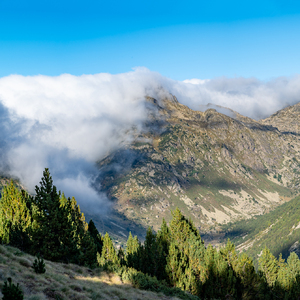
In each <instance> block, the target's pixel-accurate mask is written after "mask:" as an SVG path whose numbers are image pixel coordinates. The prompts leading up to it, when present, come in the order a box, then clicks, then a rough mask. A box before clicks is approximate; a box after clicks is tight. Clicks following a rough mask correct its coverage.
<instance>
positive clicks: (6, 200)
mask: <svg viewBox="0 0 300 300" xmlns="http://www.w3.org/2000/svg"><path fill="white" fill-rule="evenodd" d="M31 205H32V197H31V196H29V195H28V193H26V192H25V191H24V190H19V189H18V188H17V187H16V186H15V185H14V183H13V181H11V182H10V184H8V185H7V186H5V187H4V188H3V191H2V197H1V200H0V240H2V243H5V244H11V245H12V246H15V247H18V248H20V249H22V250H28V248H29V246H30V237H31V225H32V217H31Z"/></svg>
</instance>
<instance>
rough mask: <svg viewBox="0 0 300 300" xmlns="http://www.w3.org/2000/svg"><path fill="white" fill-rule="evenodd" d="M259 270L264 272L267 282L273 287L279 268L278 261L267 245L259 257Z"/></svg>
mask: <svg viewBox="0 0 300 300" xmlns="http://www.w3.org/2000/svg"><path fill="white" fill-rule="evenodd" d="M258 261H259V270H260V271H261V272H262V274H263V276H264V277H265V279H266V282H267V283H268V285H269V286H270V287H271V286H273V285H274V284H275V281H276V279H277V273H278V270H279V266H278V261H277V259H276V258H275V256H274V255H273V254H272V253H271V252H270V250H269V249H268V248H267V247H265V248H264V249H263V251H262V255H261V256H260V257H259V260H258Z"/></svg>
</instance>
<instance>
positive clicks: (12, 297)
mask: <svg viewBox="0 0 300 300" xmlns="http://www.w3.org/2000/svg"><path fill="white" fill-rule="evenodd" d="M7 281H8V284H7ZM7 281H5V282H4V286H3V288H2V294H3V298H2V299H3V300H23V299H24V295H23V292H22V290H21V289H20V287H19V284H18V283H17V285H15V284H13V283H12V280H11V278H7Z"/></svg>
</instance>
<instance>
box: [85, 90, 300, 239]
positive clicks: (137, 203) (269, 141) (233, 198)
mask: <svg viewBox="0 0 300 300" xmlns="http://www.w3.org/2000/svg"><path fill="white" fill-rule="evenodd" d="M148 102H149V120H148V122H147V124H145V128H144V131H143V133H142V134H139V135H138V134H136V136H135V140H134V141H133V142H130V143H128V144H127V145H126V146H124V148H123V149H121V150H119V151H117V152H114V153H111V154H110V155H108V156H107V157H106V158H105V159H103V160H102V161H99V162H98V167H99V170H100V175H99V177H98V180H97V182H96V184H95V186H100V187H101V190H102V191H105V192H106V193H107V195H108V197H109V198H110V199H111V201H112V203H113V212H112V213H111V214H110V215H109V216H107V217H103V216H96V215H92V214H91V215H90V217H92V218H93V220H95V223H96V224H97V225H98V228H99V229H100V230H101V231H109V232H110V234H111V235H112V236H113V237H114V238H115V239H116V240H122V239H124V238H125V236H127V235H128V232H129V231H130V230H131V231H133V232H134V234H138V235H139V236H141V235H142V233H143V232H144V230H145V228H147V227H148V226H151V227H153V228H154V229H155V230H157V229H158V226H159V225H158V224H161V220H162V218H165V219H166V220H167V221H169V220H170V216H171V214H170V211H171V210H174V208H175V207H179V208H180V209H181V211H183V212H184V214H185V215H186V216H188V217H190V218H191V219H192V220H193V222H194V223H195V224H196V226H197V227H198V228H199V229H200V231H201V232H202V233H207V232H210V233H213V232H217V231H219V230H220V225H221V224H226V223H228V222H233V221H238V220H241V219H249V218H251V217H252V216H256V215H263V214H266V213H268V212H270V211H272V210H273V209H274V208H275V207H277V206H279V205H281V204H283V203H285V202H286V201H289V200H290V199H292V198H293V197H294V196H295V195H296V194H297V193H298V189H299V184H300V163H299V162H300V153H299V150H300V139H299V136H298V135H297V134H295V133H293V132H286V130H284V131H280V128H278V127H280V126H275V125H278V124H279V121H278V120H279V119H280V116H281V115H282V114H281V113H278V114H277V119H276V122H275V121H274V118H273V119H272V118H271V119H269V120H268V121H266V120H263V121H261V122H259V121H255V120H252V119H250V118H247V117H243V116H241V115H239V114H238V113H234V112H231V114H230V115H231V117H230V116H227V115H224V114H221V113H219V112H217V111H216V110H215V109H208V110H206V111H205V112H200V111H193V110H191V109H189V108H188V107H186V106H184V105H182V104H180V103H179V102H178V101H177V99H176V97H174V96H171V95H170V96H168V97H167V98H164V99H158V100H157V99H153V98H148ZM298 119H299V116H298V115H297V114H294V115H293V116H291V118H290V119H289V122H290V124H291V126H292V124H293V122H298ZM273 121H274V122H273ZM281 129H282V128H281ZM283 129H284V128H283Z"/></svg>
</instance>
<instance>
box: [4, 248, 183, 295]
mask: <svg viewBox="0 0 300 300" xmlns="http://www.w3.org/2000/svg"><path fill="white" fill-rule="evenodd" d="M34 259H35V257H34V256H31V255H29V254H26V253H24V252H23V251H20V250H19V249H17V248H14V247H11V246H6V245H5V246H4V245H0V299H2V294H1V289H2V288H3V282H4V281H6V280H7V278H9V277H11V278H12V282H13V283H19V286H20V288H21V289H22V291H23V292H24V299H25V300H46V299H57V300H60V299H65V300H67V299H70V300H90V299H93V300H96V299H105V300H111V299H116V300H118V299H120V300H121V299H127V300H137V299H139V300H150V299H161V300H178V298H176V297H167V296H165V295H163V294H162V293H154V292H151V291H145V290H139V289H136V288H134V287H133V286H132V285H131V284H130V283H129V282H123V281H122V280H121V278H120V276H118V275H117V274H113V273H107V272H105V271H103V270H102V269H100V268H94V269H90V268H87V267H82V266H78V265H75V264H65V263H55V262H51V261H47V260H46V261H45V265H46V273H44V274H36V273H35V272H34V270H33V269H32V268H31V266H32V265H33V262H34Z"/></svg>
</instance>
